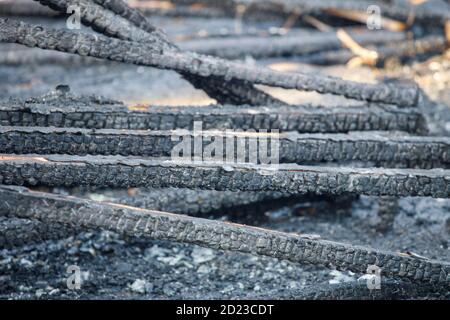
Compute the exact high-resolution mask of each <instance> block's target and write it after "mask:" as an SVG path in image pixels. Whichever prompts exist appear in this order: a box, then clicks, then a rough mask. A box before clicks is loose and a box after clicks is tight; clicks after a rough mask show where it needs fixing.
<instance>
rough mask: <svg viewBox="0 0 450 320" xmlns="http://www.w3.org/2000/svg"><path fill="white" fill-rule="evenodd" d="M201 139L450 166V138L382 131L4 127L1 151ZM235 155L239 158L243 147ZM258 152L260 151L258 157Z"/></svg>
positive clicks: (169, 146) (126, 151) (73, 151)
mask: <svg viewBox="0 0 450 320" xmlns="http://www.w3.org/2000/svg"><path fill="white" fill-rule="evenodd" d="M183 139H188V140H189V141H197V143H198V144H199V145H200V146H201V147H202V149H205V148H206V147H207V146H208V145H211V142H212V141H213V139H214V141H218V140H220V141H223V148H222V150H221V152H222V153H223V154H225V152H226V147H227V145H228V144H233V146H234V144H235V143H236V140H239V141H243V142H244V145H243V150H241V151H243V152H245V153H246V154H248V155H249V156H250V153H252V154H253V153H257V152H258V150H257V149H255V150H253V149H251V146H258V143H260V142H261V141H266V140H267V141H270V140H273V141H274V142H275V139H276V143H277V144H278V146H279V151H278V152H279V161H280V163H298V164H302V163H317V162H351V161H362V162H366V163H367V162H374V163H377V164H385V163H396V164H397V165H399V164H403V165H404V166H409V167H422V168H433V167H441V168H450V138H447V137H418V136H405V135H400V134H397V135H395V134H386V133H380V132H375V133H374V132H356V133H350V134H298V133H296V132H287V133H281V134H277V135H274V134H273V133H255V132H246V133H245V132H243V133H236V132H229V133H226V132H224V131H201V132H195V131H194V132H186V131H184V130H175V131H133V130H108V129H100V130H89V129H74V128H61V129H59V128H52V127H2V128H0V153H15V154H27V153H28V154H68V155H78V156H84V155H121V156H141V157H170V156H171V153H172V151H173V150H174V148H175V147H176V146H177V145H178V144H179V143H180V141H183ZM261 143H262V142H261ZM233 154H234V155H235V157H236V156H237V151H236V150H234V152H233ZM255 156H256V155H255Z"/></svg>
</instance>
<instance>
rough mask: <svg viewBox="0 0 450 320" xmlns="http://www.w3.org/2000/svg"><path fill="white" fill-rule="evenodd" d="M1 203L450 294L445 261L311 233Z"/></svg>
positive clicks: (71, 203)
mask: <svg viewBox="0 0 450 320" xmlns="http://www.w3.org/2000/svg"><path fill="white" fill-rule="evenodd" d="M0 200H1V201H0V214H2V215H5V216H8V217H18V218H25V219H36V220H40V221H42V222H45V223H47V224H53V223H60V224H64V225H68V226H75V227H79V228H101V229H105V230H110V231H115V232H119V233H121V234H126V235H131V236H145V237H149V238H152V239H159V240H169V241H176V242H185V243H193V244H197V245H200V246H204V247H209V248H213V249H219V250H229V251H240V252H246V253H251V254H258V255H264V256H270V257H275V258H278V259H285V260H289V261H293V262H298V263H308V264H313V265H323V266H326V267H333V268H337V269H339V270H349V271H352V272H357V273H365V272H366V270H367V267H368V266H369V265H377V266H378V267H380V268H382V270H383V274H384V275H385V276H387V277H391V278H393V279H398V280H407V281H411V282H414V283H422V284H436V285H442V286H444V287H445V288H446V289H447V291H448V288H449V283H450V264H448V263H447V262H444V261H437V260H428V259H419V258H417V257H414V256H409V255H407V254H399V253H393V252H388V251H380V250H376V249H372V248H368V247H364V246H354V245H348V244H343V243H338V242H332V241H325V240H321V239H317V238H313V237H311V236H308V235H301V234H292V233H290V234H289V233H283V232H279V231H272V230H265V229H262V228H255V227H249V226H244V225H239V224H232V223H226V222H219V221H211V220H206V219H201V218H193V217H188V216H182V215H176V214H170V213H164V212H159V211H150V210H145V209H137V208H133V207H128V206H123V205H115V204H105V203H99V202H95V201H89V200H82V199H78V198H74V197H64V196H59V195H54V194H46V193H40V192H32V191H30V190H27V189H24V188H17V187H7V186H5V187H2V188H1V189H0Z"/></svg>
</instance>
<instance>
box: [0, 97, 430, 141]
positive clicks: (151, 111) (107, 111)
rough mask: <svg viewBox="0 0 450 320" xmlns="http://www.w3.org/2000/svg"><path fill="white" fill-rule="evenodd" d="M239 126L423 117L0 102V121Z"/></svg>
mask: <svg viewBox="0 0 450 320" xmlns="http://www.w3.org/2000/svg"><path fill="white" fill-rule="evenodd" d="M195 121H201V122H202V125H203V129H204V130H209V129H243V130H249V129H254V130H262V129H267V130H269V129H272V130H275V129H278V130H280V131H298V132H301V133H338V132H341V133H345V132H349V131H367V130H371V131H373V130H376V131H386V130H394V131H405V132H410V133H425V132H426V131H427V128H426V124H425V118H424V117H423V115H422V114H421V113H420V112H419V111H418V110H417V109H404V108H397V107H394V106H377V105H371V104H361V105H359V106H348V107H347V106H345V107H339V106H337V107H333V108H331V107H321V106H308V105H306V106H279V107H278V106H261V107H248V106H220V105H216V106H209V107H137V108H134V107H128V108H127V107H125V106H124V105H123V104H121V103H120V102H117V101H100V100H99V99H98V97H76V96H71V95H46V96H45V97H43V98H34V99H30V100H28V101H25V102H21V101H10V102H4V103H0V125H2V126H32V127H48V126H54V127H77V128H88V129H150V130H175V129H188V130H192V129H193V126H194V122H195Z"/></svg>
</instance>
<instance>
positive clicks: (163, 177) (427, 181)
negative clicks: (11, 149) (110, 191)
mask: <svg viewBox="0 0 450 320" xmlns="http://www.w3.org/2000/svg"><path fill="white" fill-rule="evenodd" d="M0 183H2V184H14V185H26V186H34V185H42V186H50V187H54V186H66V187H74V186H83V185H86V186H97V187H113V188H128V187H152V188H166V187H176V188H190V189H196V188H198V189H204V190H219V191H224V190H229V191H277V192H283V193H289V194H317V195H341V194H361V195H370V196H396V197H397V196H398V197H407V196H419V197H435V198H449V197H450V171H449V170H443V169H432V170H421V169H385V168H367V169H360V168H342V167H319V166H300V165H293V164H280V165H264V166H260V165H253V164H239V165H234V164H228V163H220V164H217V163H207V162H203V163H200V164H195V163H192V162H187V161H173V160H170V159H164V158H157V159H139V158H127V157H120V156H108V157H103V156H86V157H76V156H62V155H47V156H44V155H0Z"/></svg>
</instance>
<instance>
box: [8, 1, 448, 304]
mask: <svg viewBox="0 0 450 320" xmlns="http://www.w3.org/2000/svg"><path fill="white" fill-rule="evenodd" d="M39 2H41V3H42V4H44V5H47V6H49V7H50V8H51V9H53V10H56V11H59V12H61V13H66V12H67V9H68V7H69V6H71V5H77V6H79V8H81V10H80V14H81V20H82V22H83V23H84V24H85V25H88V26H91V27H92V28H93V29H94V30H95V31H97V32H98V34H86V33H82V32H76V31H69V30H66V29H64V30H63V29H58V30H55V29H50V28H46V27H42V26H36V25H30V24H27V23H24V22H19V21H16V20H10V19H4V18H2V19H0V40H1V41H2V42H8V43H18V44H22V45H26V46H29V47H37V48H41V49H48V50H55V51H61V52H66V53H72V54H77V55H80V56H89V57H94V58H99V59H108V60H114V61H119V62H124V63H131V64H136V65H142V66H151V67H156V68H160V69H170V70H174V71H176V72H178V73H179V74H181V75H182V76H183V77H184V78H185V79H186V80H187V81H189V82H190V83H192V84H193V85H194V86H195V87H196V88H199V89H202V90H204V91H205V92H206V93H207V94H208V95H209V96H210V97H212V98H214V99H216V100H217V102H218V103H220V105H212V106H208V107H164V108H139V109H133V108H129V107H126V106H125V105H124V104H122V103H120V102H117V101H112V100H108V99H105V98H100V97H88V96H76V95H73V94H72V93H70V91H69V90H68V88H67V87H66V86H59V87H58V88H57V89H56V90H55V91H54V92H52V93H50V94H48V95H46V96H43V97H38V98H33V99H28V100H25V101H17V100H10V101H9V102H3V103H1V105H0V125H1V128H0V152H1V153H2V155H0V183H1V184H2V186H1V187H0V215H2V216H4V217H6V219H5V218H4V219H3V220H1V225H0V228H1V229H0V230H1V234H0V244H1V245H3V246H11V245H17V244H19V243H24V242H27V241H35V240H36V239H40V238H43V237H47V236H59V235H60V234H61V233H65V230H66V229H64V228H67V229H77V230H78V229H82V228H101V229H106V230H112V231H115V232H118V233H122V234H127V235H133V236H144V237H149V238H152V239H164V240H170V241H177V242H187V243H194V244H198V245H201V246H205V247H210V248H214V249H223V250H233V251H241V252H248V253H252V254H260V255H266V256H271V257H276V258H279V259H287V260H290V261H294V262H299V263H310V264H316V265H324V266H329V267H333V268H337V269H339V270H349V271H352V272H357V273H365V272H366V270H367V268H368V266H370V265H377V266H379V267H381V268H382V270H383V274H384V275H385V276H387V277H388V278H389V279H390V280H389V281H387V282H386V285H385V286H383V289H382V290H381V291H374V292H371V291H369V290H367V288H366V287H365V284H364V286H360V285H359V284H352V285H343V286H337V287H335V288H333V290H331V291H329V290H327V289H325V288H318V289H317V288H316V289H315V290H313V291H308V290H305V296H304V297H305V298H308V297H309V298H311V297H315V298H321V297H325V298H326V297H328V298H332V297H363V296H379V297H383V296H384V297H386V296H389V295H394V293H395V294H398V295H401V294H404V295H406V296H410V297H413V296H417V297H427V296H428V297H441V298H442V297H445V296H446V295H448V292H449V290H448V289H449V288H450V263H448V262H444V261H436V260H430V259H426V258H423V257H420V256H417V255H414V254H408V253H405V254H399V253H394V252H386V251H380V250H377V249H372V248H368V247H362V246H352V245H348V244H343V243H337V242H331V241H325V240H322V239H320V237H316V236H311V235H302V234H289V233H283V232H278V231H273V230H265V229H261V228H254V227H250V226H244V225H238V224H232V223H227V222H222V221H215V220H208V219H202V218H199V217H193V216H187V215H182V214H183V213H184V214H191V215H196V214H199V213H201V212H207V211H212V210H216V209H218V208H220V207H226V206H231V204H233V205H236V204H239V205H248V204H255V203H259V202H261V201H269V202H270V201H277V200H279V199H286V198H292V197H304V196H308V195H318V196H340V195H370V196H379V197H382V199H384V200H386V199H387V200H386V201H388V202H389V201H395V198H396V197H405V196H421V197H435V198H448V197H449V196H450V171H447V168H448V166H449V163H450V140H449V138H446V137H434V136H433V137H432V136H427V135H426V133H427V126H426V121H425V119H424V116H423V115H422V114H421V113H420V112H419V110H418V108H417V106H418V104H420V103H422V102H423V97H422V96H421V93H420V91H419V89H418V88H417V87H416V86H415V85H413V84H396V83H387V84H386V83H379V84H363V83H356V82H352V81H347V80H342V79H338V78H332V77H327V76H319V75H311V74H308V73H301V72H296V73H285V72H279V71H274V70H271V69H268V68H264V67H256V66H250V65H248V64H243V63H240V62H236V61H230V60H224V59H223V58H222V57H216V56H220V55H221V54H220V53H222V56H223V57H226V58H230V57H232V58H235V57H240V56H242V55H245V54H246V50H247V51H248V50H252V47H251V45H248V46H245V45H243V46H241V45H239V46H236V47H232V49H231V50H229V51H227V50H222V49H221V47H220V45H222V44H223V43H221V41H216V42H214V41H215V40H211V41H210V42H209V43H207V44H208V45H205V46H203V45H201V46H200V45H198V44H197V45H198V48H196V42H195V41H193V42H191V43H190V44H189V45H186V44H185V48H183V49H181V48H180V47H178V46H177V45H175V44H174V43H172V42H171V41H169V40H168V39H167V37H166V36H165V34H164V33H163V31H161V30H160V29H158V28H157V27H155V26H154V25H152V24H151V23H150V21H149V20H148V19H147V18H146V16H144V15H143V14H142V12H141V11H139V10H137V9H136V8H132V7H129V6H128V5H127V4H126V3H125V2H123V1H121V0H105V1H103V0H73V1H71V0H41V1H39ZM183 2H184V1H183ZM259 2H260V3H261V5H262V4H266V5H277V6H280V5H282V6H283V8H284V9H283V10H281V11H282V12H283V14H285V13H286V12H290V11H289V10H288V9H289V8H292V6H294V7H295V6H296V5H297V6H300V5H304V6H305V8H308V5H307V4H308V3H313V1H259ZM323 2H324V3H331V2H333V3H335V1H323ZM363 2H364V1H342V2H341V1H339V3H341V4H342V5H343V6H345V5H349V6H350V5H352V6H359V5H360V3H363ZM370 2H373V1H370ZM380 2H383V1H380ZM394 2H395V3H397V1H394ZM224 3H228V2H227V1H225V2H224ZM400 3H402V1H398V6H399V7H398V8H400V6H401V4H400ZM188 5H189V1H186V6H188ZM361 5H362V6H365V4H361ZM324 6H325V5H324ZM331 7H332V4H328V7H326V8H325V7H324V8H317V7H314V6H312V8H311V12H310V14H311V17H314V15H313V14H314V12H316V10H318V9H320V10H326V11H327V13H328V14H330V15H332V13H333V12H334V13H335V14H336V15H337V13H336V12H338V11H339V10H341V9H342V8H335V11H332V8H331ZM214 8H215V9H217V10H219V9H220V10H222V11H223V12H224V13H226V12H227V10H228V7H226V6H221V5H217V6H215V7H214ZM358 8H359V7H358ZM358 8H354V9H358ZM393 8H397V7H395V6H394V7H393ZM262 9H264V8H262ZM344 9H351V8H344ZM220 10H219V11H220ZM308 12H309V11H308ZM389 12H391V13H392V14H393V15H394V16H393V18H399V16H397V14H399V15H400V14H401V13H404V12H405V11H404V10H400V9H398V10H397V11H395V10H392V11H389ZM408 12H409V11H408ZM430 12H431V13H430ZM433 12H434V13H433ZM432 14H436V15H438V16H439V17H440V19H443V20H445V21H446V17H448V16H445V14H447V15H448V12H442V11H441V12H435V11H432V10H431V11H429V10H425V9H424V10H417V14H416V19H424V20H426V19H430V17H433V19H434V21H435V22H436V23H439V21H437V20H436V18H435V17H436V16H433V15H432ZM331 38H332V37H331V36H330V39H331ZM368 38H369V37H367V39H368ZM333 39H334V38H333ZM241 40H242V39H241ZM241 40H240V37H238V38H237V39H233V40H232V41H241ZM432 40H433V41H434V40H436V41H438V42H439V43H441V45H442V47H446V42H445V37H444V36H440V37H435V38H434V39H432ZM277 41H279V42H277ZM277 41H275V42H274V43H273V46H272V47H270V48H267V47H261V48H260V49H261V50H260V51H258V50H259V49H258V48H256V52H257V53H258V52H259V53H258V55H259V56H271V55H274V54H276V55H278V54H280V52H292V51H293V50H294V51H295V50H303V49H304V50H308V48H307V47H303V48H302V46H300V45H298V44H297V43H295V42H294V41H290V39H289V38H288V39H287V40H286V38H280V39H279V40H277ZM333 41H334V40H333ZM333 41H327V42H329V43H330V46H331V47H332V46H335V47H337V46H338V45H336V44H334V42H333ZM360 41H363V39H360ZM422 41H431V39H425V40H422ZM242 43H245V41H243V42H242ZM322 43H323V42H322ZM313 46H314V41H311V48H312V47H313ZM200 47H202V48H203V51H202V50H201V48H200ZM228 47H229V46H228ZM431 47H432V48H433V50H434V49H436V46H434V45H433V46H431ZM439 48H440V49H442V48H441V47H439ZM439 48H438V50H440V49H439ZM187 49H190V50H196V51H201V53H199V52H195V53H194V52H193V51H187ZM253 49H254V48H253ZM386 52H392V50H391V51H389V50H388V49H386ZM205 54H208V55H205ZM340 54H342V55H340V57H342V56H343V55H344V54H343V52H341V53H340ZM347 54H348V55H349V54H354V53H352V52H350V51H349V52H347ZM213 55H216V56H213ZM348 55H347V57H349V56H348ZM256 84H263V85H267V86H271V87H281V88H287V89H298V90H305V91H316V92H319V93H329V94H334V95H339V96H344V97H347V98H352V99H355V100H359V101H360V103H359V104H358V105H353V106H343V107H334V108H330V107H317V106H308V105H302V106H294V105H287V104H286V103H284V102H282V101H280V100H278V99H276V98H274V97H272V96H271V95H269V94H267V93H266V92H263V91H261V90H260V89H258V88H257V87H255V85H256ZM200 121H201V123H202V126H203V129H205V130H206V131H204V132H203V133H202V139H201V141H200V144H201V146H200V147H201V148H202V149H203V148H207V146H208V145H209V144H210V143H211V141H212V140H214V141H216V140H221V139H223V140H226V139H227V138H229V137H230V136H231V138H232V139H233V140H232V141H234V138H237V137H239V136H241V137H242V135H244V137H245V142H244V143H242V144H241V145H240V147H241V151H242V150H244V153H246V154H247V155H248V157H250V156H251V155H252V152H254V151H252V150H253V149H252V146H254V145H258V143H260V141H262V140H264V139H267V137H269V138H270V139H272V140H271V141H272V142H271V147H273V146H274V145H275V139H274V137H276V147H277V148H276V150H275V151H274V150H272V152H276V153H277V157H278V160H279V162H280V163H279V164H278V165H277V166H276V169H274V168H273V166H262V165H260V164H258V163H256V164H248V163H237V162H236V163H229V162H227V163H226V164H225V165H224V164H223V163H221V162H220V161H219V162H218V163H216V162H213V161H206V162H205V161H203V162H200V163H198V162H195V161H191V160H195V159H188V160H189V161H185V160H186V159H181V160H180V159H177V160H174V158H173V150H174V148H176V147H177V145H178V144H179V143H180V141H181V140H183V139H186V140H187V141H195V139H197V138H198V137H197V135H196V133H195V131H193V130H194V129H195V123H196V122H200ZM226 129H232V130H235V133H230V132H226V131H225V130H226ZM238 130H246V132H245V131H244V132H237V131H238ZM274 130H278V131H279V132H280V133H279V134H277V135H276V136H275V135H274V133H273V132H274ZM250 131H251V132H250ZM211 136H212V137H213V138H214V139H204V138H205V137H206V138H211ZM189 145H190V142H189ZM233 145H234V142H233ZM216 152H217V150H216ZM235 152H236V154H237V153H239V152H240V151H239V148H237V150H236V151H235ZM234 155H235V153H234V152H233V156H234ZM23 186H25V187H30V188H32V189H27V188H25V187H23ZM58 186H62V187H76V186H91V187H111V188H116V187H122V188H134V187H143V188H168V187H171V188H173V187H175V188H179V189H170V190H171V191H170V192H172V193H173V195H169V196H168V195H167V194H166V197H165V199H166V201H162V200H161V197H160V194H161V192H164V193H167V192H168V191H157V190H153V191H151V192H150V191H149V192H148V193H146V194H145V195H141V196H140V198H139V197H138V199H140V200H136V199H135V200H134V201H135V202H134V203H136V202H137V201H142V202H144V203H145V207H147V208H150V209H154V210H166V211H172V213H166V212H161V211H153V210H150V209H141V208H135V207H132V206H128V205H129V204H130V203H127V205H124V204H110V203H101V202H96V201H92V200H85V199H81V198H74V197H67V196H63V195H59V194H53V193H45V192H39V191H36V189H35V187H58ZM236 191H239V192H236ZM158 192H159V193H158ZM198 197H203V198H208V199H209V200H208V201H204V202H202V203H201V204H200V203H198V202H197V201H196V200H195V199H196V198H198ZM131 204H133V203H131ZM173 212H175V213H173ZM60 226H64V228H61V227H60ZM299 298H302V297H299Z"/></svg>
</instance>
